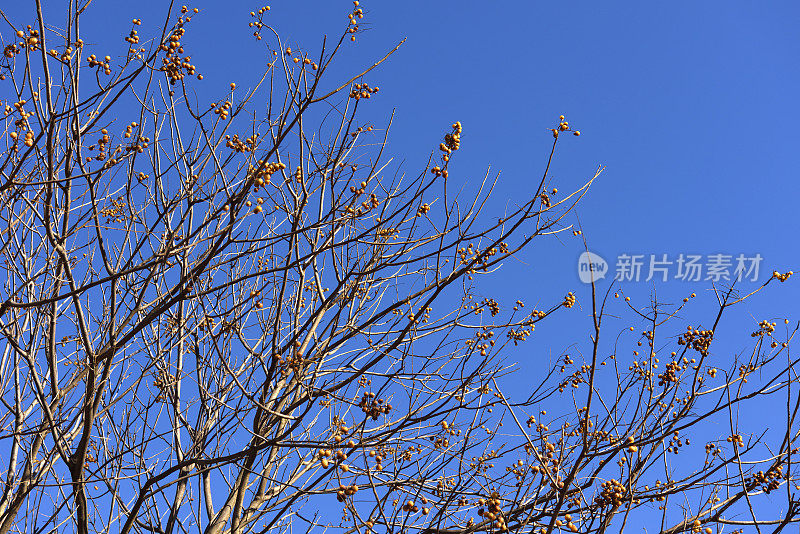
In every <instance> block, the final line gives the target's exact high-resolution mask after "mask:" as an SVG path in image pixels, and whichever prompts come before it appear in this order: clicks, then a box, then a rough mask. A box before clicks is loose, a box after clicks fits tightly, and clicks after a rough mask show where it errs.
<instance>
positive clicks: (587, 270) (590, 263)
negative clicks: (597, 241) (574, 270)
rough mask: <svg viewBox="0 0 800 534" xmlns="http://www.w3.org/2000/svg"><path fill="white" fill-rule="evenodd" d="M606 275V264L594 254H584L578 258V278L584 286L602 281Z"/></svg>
mask: <svg viewBox="0 0 800 534" xmlns="http://www.w3.org/2000/svg"><path fill="white" fill-rule="evenodd" d="M607 274H608V263H607V262H606V260H604V259H603V258H601V257H600V256H599V255H597V254H595V253H594V252H588V251H587V252H584V253H583V254H581V255H580V257H579V258H578V278H580V279H581V282H583V283H584V284H591V283H592V280H594V281H597V280H602V279H603V278H605V277H606V275H607Z"/></svg>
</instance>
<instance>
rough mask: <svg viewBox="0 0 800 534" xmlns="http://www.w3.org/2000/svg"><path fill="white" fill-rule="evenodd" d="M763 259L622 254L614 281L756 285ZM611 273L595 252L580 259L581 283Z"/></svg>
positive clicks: (582, 255) (713, 255)
mask: <svg viewBox="0 0 800 534" xmlns="http://www.w3.org/2000/svg"><path fill="white" fill-rule="evenodd" d="M763 259H764V258H763V257H762V256H761V254H755V255H752V256H747V255H745V254H738V255H734V254H707V255H705V256H703V255H700V254H678V255H677V256H675V255H673V256H670V255H668V254H620V255H619V256H617V260H616V263H615V265H614V267H615V273H614V279H615V280H618V281H620V282H640V281H643V282H650V281H651V280H654V281H660V282H667V281H669V280H680V281H683V282H701V281H711V282H720V281H729V282H733V281H736V282H741V281H743V280H749V281H751V282H755V281H756V280H758V272H759V268H760V266H761V262H762V261H763ZM609 271H610V267H609V264H608V262H606V260H604V259H603V258H602V257H600V256H599V255H598V254H595V253H594V252H584V253H583V254H581V255H580V257H579V258H578V277H579V278H580V280H581V282H584V283H587V284H588V283H591V281H592V280H594V281H598V280H601V279H603V278H605V277H606V276H607V275H608V274H609Z"/></svg>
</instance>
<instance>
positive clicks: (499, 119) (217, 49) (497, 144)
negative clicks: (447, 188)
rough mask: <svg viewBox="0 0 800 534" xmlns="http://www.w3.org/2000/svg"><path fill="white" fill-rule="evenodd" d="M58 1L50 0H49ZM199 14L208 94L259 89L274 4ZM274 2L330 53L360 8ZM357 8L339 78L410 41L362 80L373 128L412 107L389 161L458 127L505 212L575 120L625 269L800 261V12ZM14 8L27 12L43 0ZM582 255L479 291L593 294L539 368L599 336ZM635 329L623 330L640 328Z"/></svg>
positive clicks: (770, 294) (603, 230)
mask: <svg viewBox="0 0 800 534" xmlns="http://www.w3.org/2000/svg"><path fill="white" fill-rule="evenodd" d="M60 5H61V3H58V4H56V3H49V2H46V3H45V10H46V11H47V10H48V9H50V10H58V9H61V7H60ZM168 5H169V3H168V2H166V1H164V0H157V1H156V0H144V1H142V2H136V3H132V2H131V3H117V4H114V6H113V9H109V8H108V7H107V6H106V5H103V6H100V5H98V6H97V7H94V8H92V9H90V10H89V11H88V12H87V15H88V17H90V18H89V19H86V18H85V19H84V28H91V29H90V31H89V33H90V34H91V39H90V41H89V42H90V44H91V43H92V42H94V43H113V46H118V47H119V50H117V52H121V51H123V50H124V49H125V47H126V46H127V45H126V43H124V42H122V38H121V37H122V36H124V35H126V34H127V32H128V31H129V30H130V29H131V24H130V20H131V18H134V17H137V18H141V19H142V21H143V25H142V26H140V27H138V29H139V31H140V33H142V35H150V34H151V32H153V31H155V29H156V27H160V21H162V20H163V16H164V13H165V12H166V9H167V6H168ZM189 7H190V8H192V7H199V8H201V10H202V11H201V13H200V15H199V16H196V17H194V19H193V21H192V23H191V27H190V30H189V34H188V35H187V38H186V39H185V40H184V42H185V44H186V46H187V49H188V50H190V51H191V54H192V57H193V62H194V63H195V64H196V65H197V66H198V69H199V72H201V73H203V74H204V77H205V79H204V81H203V82H202V83H199V84H198V83H196V84H194V88H195V89H196V90H197V91H198V95H199V98H200V100H201V101H203V100H205V101H211V100H212V99H217V98H219V97H220V96H221V95H223V94H225V93H226V92H227V91H228V85H229V83H230V82H232V81H235V82H236V83H237V84H238V85H239V86H240V87H247V86H249V85H251V84H252V83H254V82H255V81H256V76H257V75H258V74H259V72H260V70H259V69H260V67H261V65H259V61H261V60H262V59H263V62H264V64H266V62H267V61H268V60H269V59H270V56H268V55H267V54H266V53H265V52H264V48H263V47H262V46H259V44H258V43H256V42H255V41H254V40H253V38H252V34H251V32H252V29H249V28H247V22H248V21H250V20H252V19H251V18H250V17H249V16H248V13H249V12H250V11H251V10H258V9H259V7H261V4H257V3H254V2H246V1H241V0H231V1H230V2H227V3H226V4H225V6H224V7H222V6H221V5H220V4H219V3H218V2H211V1H204V2H198V3H195V4H190V5H189ZM271 7H272V9H271V11H270V13H269V15H268V17H267V19H266V20H267V21H269V22H270V23H271V24H273V26H274V27H275V28H276V30H277V31H278V32H279V34H280V36H281V38H282V40H283V41H284V42H285V43H287V44H288V45H290V46H292V47H293V48H295V49H303V50H306V51H309V53H316V51H318V50H319V47H320V45H321V42H322V37H323V35H328V36H329V37H330V38H331V39H335V38H337V37H338V35H340V32H341V31H342V29H343V28H344V27H345V26H346V25H347V18H346V17H347V14H348V13H349V12H350V10H351V9H352V3H351V2H350V0H335V1H331V0H324V1H321V0H316V1H292V2H280V1H278V2H274V3H272V4H271ZM360 7H362V8H363V9H364V11H365V18H364V20H363V21H362V28H363V29H364V30H365V31H364V32H362V33H360V34H359V36H358V40H357V42H356V43H345V45H346V46H345V47H344V50H343V52H342V54H341V55H340V56H339V59H338V63H337V67H336V69H334V70H333V73H332V74H333V76H334V77H335V76H339V77H340V79H341V80H342V81H344V80H346V79H348V77H349V75H350V74H352V73H355V72H357V70H358V69H360V68H361V67H365V66H368V65H370V64H372V62H373V61H374V60H375V59H377V58H379V57H382V56H383V54H384V53H385V52H386V51H388V50H390V49H391V48H393V47H394V46H395V45H396V44H397V43H398V42H399V41H401V40H402V39H406V42H405V44H404V45H403V46H402V47H401V48H400V50H399V51H398V52H397V53H396V54H394V55H393V56H392V57H391V59H390V60H389V61H387V62H386V63H384V65H382V66H381V67H380V68H379V69H376V70H374V71H372V72H370V73H369V74H368V76H367V77H366V78H365V79H364V81H367V82H369V83H370V85H372V86H375V85H378V86H380V87H381V93H380V95H379V96H377V97H376V98H374V99H372V100H371V101H370V103H369V110H368V113H369V115H370V117H371V118H372V119H373V120H374V122H375V124H376V126H377V127H381V125H385V124H386V123H387V122H388V120H389V117H390V115H391V114H392V112H394V114H395V115H394V120H393V124H392V131H391V134H390V137H389V153H390V154H391V155H393V156H394V157H395V162H396V163H398V166H399V167H400V169H401V170H403V171H405V172H407V173H409V174H410V175H414V174H416V173H417V172H419V170H420V169H421V168H422V166H424V165H425V161H426V160H427V157H428V155H429V154H430V153H431V151H432V150H434V149H435V147H436V146H437V145H438V143H439V142H440V139H441V136H442V135H443V133H445V131H446V130H447V128H449V125H450V124H451V123H453V122H454V121H456V120H459V121H461V122H462V124H463V125H464V133H463V135H462V150H460V151H459V152H458V154H456V157H455V158H454V160H453V162H452V164H451V180H454V181H455V183H458V182H459V181H461V182H467V181H470V180H477V179H479V178H481V177H482V176H483V174H484V173H485V172H486V169H487V168H488V167H490V166H491V169H492V170H493V171H499V172H501V182H500V184H499V186H498V188H497V193H496V196H495V204H494V205H493V208H494V209H496V210H498V212H499V211H501V210H502V209H504V208H505V207H506V206H509V205H513V204H514V203H515V202H516V199H519V198H521V197H526V196H527V195H530V194H532V192H533V189H534V187H535V184H538V180H539V177H540V176H541V172H542V170H543V168H544V164H545V162H546V158H547V155H548V153H549V148H550V144H551V140H552V138H551V135H550V132H549V131H548V128H550V127H553V126H555V124H556V122H557V119H558V116H559V115H560V114H564V115H566V116H567V120H569V121H570V124H571V125H572V126H573V127H575V128H577V129H579V130H580V131H581V132H582V136H581V137H580V138H573V137H571V136H570V137H569V138H567V139H564V140H563V141H564V142H562V143H560V145H559V147H558V150H557V153H556V157H555V162H554V165H553V168H552V173H551V176H552V177H553V179H552V181H551V183H552V184H553V185H555V186H557V187H558V188H559V189H560V190H561V191H568V190H572V189H573V188H575V187H578V186H579V185H580V184H582V183H583V182H584V181H585V180H586V179H588V178H589V177H590V176H591V175H592V173H593V172H594V170H595V169H596V168H597V166H598V165H603V166H605V172H604V173H603V175H602V176H601V177H600V178H599V179H598V180H596V181H595V183H594V186H593V187H592V189H591V191H590V193H589V194H588V195H587V196H586V197H585V198H584V200H583V201H582V203H581V205H580V207H579V208H578V210H577V211H576V212H575V213H574V216H573V217H572V218H571V219H570V220H568V221H567V222H569V223H571V224H577V223H578V222H580V224H581V227H582V228H583V229H584V235H585V237H586V239H587V242H588V246H589V248H590V250H592V251H594V252H596V253H598V254H600V255H601V256H603V257H604V258H605V259H606V260H607V261H609V263H611V264H612V268H613V262H614V261H615V258H616V257H617V255H619V254H643V255H645V257H646V258H648V257H649V255H650V254H656V255H659V256H660V255H661V254H668V255H669V258H670V259H672V260H674V259H675V258H676V257H677V255H678V254H681V253H683V254H699V255H702V256H704V257H705V256H707V255H709V254H718V253H721V254H728V255H732V256H734V257H735V256H737V255H738V254H746V255H748V256H752V255H755V254H760V255H761V256H762V257H763V258H764V259H763V263H762V264H761V274H760V276H759V280H760V281H764V280H766V278H768V276H769V275H768V273H771V272H772V271H773V270H778V271H781V272H784V271H788V270H791V269H794V270H796V271H800V253H798V249H797V246H796V244H795V236H796V235H797V233H798V230H799V229H800V223H798V219H797V216H796V214H797V208H796V204H797V199H798V192H800V188H798V185H797V178H798V169H799V168H800V150H798V149H797V147H798V146H799V145H800V134H798V128H797V124H798V123H800V107H799V106H798V105H797V103H796V95H798V94H800V69H798V63H800V59H798V58H800V38H798V34H797V27H798V25H800V4H797V3H796V2H789V1H775V2H768V3H764V2H745V1H725V2H722V1H706V2H670V3H654V2H569V3H567V2H541V1H526V2H521V1H517V2H494V3H487V2H474V1H469V0H462V1H459V2H453V1H449V2H421V1H407V2H403V3H398V2H378V1H374V0H364V1H362V2H361V6H360ZM9 9H10V10H11V11H10V12H11V14H12V15H13V14H15V13H18V12H20V10H24V9H28V7H26V6H20V5H15V6H11V7H10V8H9ZM50 13H51V16H52V15H55V14H56V13H55V11H51V12H50ZM59 15H60V14H59ZM31 22H33V19H32V18H31ZM154 25H155V26H154ZM109 48H113V47H109ZM113 51H114V50H109V52H113ZM112 55H113V54H112ZM254 63H255V64H254ZM336 81H338V80H336ZM329 83H330V84H331V85H333V83H334V81H333V79H331V80H329ZM582 250H583V243H582V241H581V239H580V238H574V237H573V236H572V235H571V234H570V233H566V232H565V233H564V234H561V235H560V236H559V237H556V238H553V239H550V240H543V241H540V243H539V244H537V245H536V246H535V247H534V248H532V249H530V250H528V251H526V252H525V254H523V255H521V257H520V258H519V259H518V260H515V261H511V262H509V264H508V265H507V266H506V267H507V268H506V275H505V276H504V277H502V278H500V279H497V280H496V281H490V282H486V283H484V285H483V286H482V287H483V291H485V292H486V293H487V295H492V296H494V295H499V296H501V297H502V298H506V299H513V298H522V299H523V300H525V301H526V303H528V304H529V305H533V306H539V307H542V308H544V307H547V306H548V305H550V304H552V303H554V302H558V301H560V299H561V298H562V297H563V295H564V294H565V293H566V292H567V291H570V290H572V291H575V292H576V293H577V295H578V302H579V305H578V306H577V307H576V308H575V309H573V310H570V311H569V313H565V314H561V315H560V316H559V317H556V318H554V319H553V320H552V321H550V322H547V323H542V324H540V325H539V327H538V328H537V345H536V347H535V348H533V349H530V348H526V349H524V350H521V351H520V352H519V353H517V354H509V358H511V359H514V360H518V361H519V362H520V365H521V366H522V367H523V369H526V370H529V369H530V368H531V363H530V359H529V356H531V354H533V356H532V357H535V358H539V357H540V356H542V355H544V354H546V355H548V357H550V356H553V355H557V354H559V353H560V351H561V350H563V349H564V348H565V347H568V346H570V345H571V344H572V343H574V342H576V341H577V340H579V339H580V340H583V339H586V336H587V335H588V332H589V330H588V328H589V326H590V323H589V321H588V316H587V314H588V312H589V311H590V307H588V306H587V300H586V299H587V298H588V296H589V292H588V288H587V287H586V286H584V285H582V284H581V283H580V281H579V279H578V274H577V258H578V256H579V254H580V253H581V252H582ZM606 282H607V280H606V281H604V283H606ZM793 282H795V280H793V279H791V280H790V281H789V282H787V283H786V284H776V283H773V284H770V286H769V287H768V288H767V291H765V292H763V293H762V294H761V295H758V297H757V299H755V300H753V301H752V302H750V303H748V304H745V305H744V306H741V307H739V308H735V309H733V310H731V312H732V313H731V314H730V317H729V318H728V319H727V320H726V321H725V322H723V328H724V329H726V330H727V331H729V332H731V337H730V338H728V339H727V341H725V343H727V345H725V346H724V351H727V350H730V351H732V352H738V351H740V350H743V349H744V348H745V347H746V346H747V345H745V343H747V342H749V332H751V331H753V330H755V323H757V322H758V321H759V320H761V319H763V318H769V319H770V320H780V319H783V318H784V317H788V318H791V319H792V320H793V321H794V320H797V319H798V316H797V314H796V305H795V303H796V302H797V301H798V300H800V291H798V289H797V288H796V283H793ZM776 286H779V287H776ZM603 287H607V286H603ZM622 287H623V289H624V291H625V294H626V295H631V296H632V298H633V301H632V304H634V305H635V306H637V307H639V306H646V305H647V303H648V302H649V299H650V298H652V296H653V295H657V296H658V297H659V298H664V299H666V300H670V301H672V302H675V301H676V300H678V299H679V298H682V297H684V296H687V295H688V294H690V293H692V292H696V293H697V294H698V295H699V298H698V299H697V301H696V304H693V305H692V307H690V308H689V309H687V310H686V312H685V314H684V316H685V317H686V319H687V321H688V322H690V323H692V324H695V325H696V324H697V323H700V322H705V323H707V322H708V321H709V316H710V314H712V313H713V303H714V298H713V295H712V294H711V293H710V291H709V290H710V288H711V284H710V283H709V282H707V281H700V282H694V283H693V282H683V281H676V280H670V281H669V282H666V283H661V282H651V283H645V282H639V283H630V282H628V283H625V284H623V286H622ZM743 287H744V288H745V289H752V288H754V287H755V286H754V285H753V284H750V285H745V286H743ZM498 300H500V299H498ZM616 311H618V312H619V313H620V315H621V316H622V317H626V316H625V315H624V312H623V310H622V309H619V310H616ZM625 321H626V319H623V320H621V323H622V324H620V325H616V326H615V325H610V326H609V328H611V329H612V331H613V328H617V326H618V327H619V328H620V329H621V328H624V327H625V326H627V324H628V323H627V322H625ZM637 330H638V328H637ZM612 336H613V334H612ZM720 342H723V341H722V339H721V340H720ZM528 347H530V346H528ZM528 350H532V351H533V352H532V353H530V354H529V353H528V352H527V351H528ZM721 350H722V348H721Z"/></svg>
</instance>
